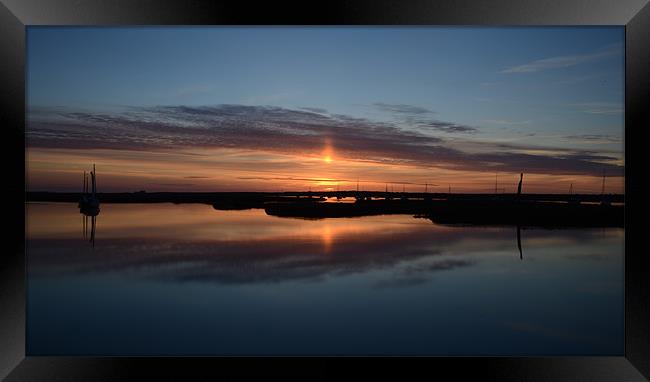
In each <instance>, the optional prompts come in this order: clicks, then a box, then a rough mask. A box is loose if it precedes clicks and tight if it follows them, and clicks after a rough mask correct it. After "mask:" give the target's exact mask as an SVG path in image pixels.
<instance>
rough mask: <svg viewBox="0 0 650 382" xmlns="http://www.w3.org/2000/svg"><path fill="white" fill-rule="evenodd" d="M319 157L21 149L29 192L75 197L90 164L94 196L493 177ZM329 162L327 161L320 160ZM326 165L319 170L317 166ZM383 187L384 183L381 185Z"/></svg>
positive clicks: (620, 181)
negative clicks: (72, 194) (24, 153)
mask: <svg viewBox="0 0 650 382" xmlns="http://www.w3.org/2000/svg"><path fill="white" fill-rule="evenodd" d="M325 151H326V152H323V153H320V155H318V156H316V155H310V154H307V153H302V152H296V153H292V154H280V153H274V152H266V151H259V150H239V149H205V148H194V149H192V150H191V152H190V151H187V152H186V151H181V150H170V151H162V150H161V151H157V152H142V151H129V150H107V149H94V150H73V149H47V148H34V149H31V148H28V150H27V158H26V159H27V161H26V165H27V166H26V167H27V168H26V178H27V181H26V185H27V189H28V190H29V191H59V192H78V191H79V190H80V189H81V181H80V179H81V175H80V174H81V173H82V172H83V171H84V170H86V169H88V168H89V166H92V163H96V164H97V171H98V188H99V192H134V191H139V190H146V191H147V192H155V191H176V192H192V191H196V192H216V191H267V192H280V191H303V190H304V191H306V190H307V189H309V188H312V190H314V191H323V190H327V189H330V190H332V189H336V190H341V191H345V190H354V189H356V182H357V181H356V180H357V179H359V180H360V182H359V188H360V189H362V190H366V191H384V190H385V188H386V187H387V188H388V190H389V191H390V190H394V191H395V192H398V191H399V192H401V191H402V188H403V185H405V188H406V190H407V191H409V192H424V191H425V184H426V185H427V186H426V190H427V191H428V192H430V193H436V192H438V193H446V192H447V191H448V189H449V188H451V192H452V193H493V192H494V189H495V174H494V173H489V172H485V171H480V170H478V169H477V170H475V171H474V170H462V171H461V170H456V169H452V168H445V167H433V166H429V167H425V166H422V165H417V164H411V163H390V162H381V161H373V160H370V159H368V160H365V159H363V160H362V159H351V158H345V157H335V156H334V155H333V149H332V147H331V145H330V146H329V148H327V145H326V150H325ZM328 159H329V160H331V161H328ZM324 163H327V165H324ZM518 181H519V173H518V172H516V173H505V172H499V175H498V185H497V186H498V192H499V193H514V192H516V189H517V183H518ZM387 185H388V186H387ZM601 188H602V176H588V175H560V174H533V173H530V174H529V173H525V174H524V183H523V192H525V193H568V192H569V190H570V189H571V190H572V192H574V193H588V194H599V193H600V192H601ZM623 192H624V178H623V177H610V176H607V178H606V184H605V193H623Z"/></svg>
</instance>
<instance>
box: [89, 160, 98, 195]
mask: <svg viewBox="0 0 650 382" xmlns="http://www.w3.org/2000/svg"><path fill="white" fill-rule="evenodd" d="M90 176H91V178H92V182H93V184H92V187H93V196H95V193H96V192H97V180H96V178H95V165H94V164H93V171H92V172H91V173H90Z"/></svg>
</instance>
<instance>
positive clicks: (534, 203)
mask: <svg viewBox="0 0 650 382" xmlns="http://www.w3.org/2000/svg"><path fill="white" fill-rule="evenodd" d="M80 195H81V194H80V193H56V192H28V193H26V201H28V202H76V201H77V200H79V197H80ZM97 196H98V198H99V199H100V200H101V202H102V203H177V204H179V203H203V204H210V205H212V206H213V207H214V208H215V209H216V210H246V209H253V208H261V209H264V210H265V212H266V213H267V214H268V215H273V216H279V217H294V218H307V219H322V218H341V217H358V216H372V215H390V214H409V215H414V216H416V217H422V218H427V219H431V220H432V221H433V222H435V223H440V224H467V225H490V224H504V225H523V226H545V227H623V221H624V215H623V213H624V206H623V205H622V203H624V195H621V194H608V195H593V194H585V195H578V194H572V195H568V194H522V195H516V194H446V193H445V194H443V193H399V192H389V193H386V192H371V191H338V192H336V191H333V192H280V193H271V192H151V193H149V192H135V193H100V194H97ZM328 198H330V199H329V201H328V202H325V201H327V200H328ZM337 198H340V199H346V198H347V202H341V203H337V202H334V203H332V202H331V201H335V200H337ZM350 198H355V199H356V201H354V202H350ZM612 203H613V204H612Z"/></svg>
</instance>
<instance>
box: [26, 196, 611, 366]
mask: <svg viewBox="0 0 650 382" xmlns="http://www.w3.org/2000/svg"><path fill="white" fill-rule="evenodd" d="M26 214H27V215H26V216H27V226H26V233H27V243H26V245H27V271H28V283H27V287H28V292H27V294H28V296H27V305H28V309H27V354H28V355H329V354H331V355H455V356H458V355H505V356H516V355H621V354H622V353H623V343H624V340H623V333H624V331H623V321H624V320H623V314H624V310H623V291H624V288H623V243H624V231H623V229H612V228H607V229H602V228H597V229H561V230H560V229H558V230H548V229H533V228H523V229H522V230H521V232H520V236H521V248H522V252H521V255H520V252H519V249H518V245H517V228H516V227H458V226H442V225H436V224H434V223H432V221H431V220H427V219H422V218H414V217H413V216H409V215H390V216H371V217H360V218H340V219H323V220H301V219H290V218H278V217H273V216H268V215H266V214H265V212H264V210H260V209H254V210H246V211H217V210H215V209H213V208H212V207H211V206H209V205H199V204H180V205H174V204H104V205H102V211H101V213H100V214H99V216H97V218H96V222H95V234H94V242H92V237H91V236H92V235H90V231H91V226H92V221H91V219H90V218H88V221H87V222H85V221H84V218H83V217H82V215H80V214H79V210H78V209H77V208H76V205H75V204H72V203H28V204H27V205H26ZM84 228H85V229H86V231H87V232H84Z"/></svg>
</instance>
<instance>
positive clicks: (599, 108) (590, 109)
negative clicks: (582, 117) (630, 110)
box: [573, 102, 623, 114]
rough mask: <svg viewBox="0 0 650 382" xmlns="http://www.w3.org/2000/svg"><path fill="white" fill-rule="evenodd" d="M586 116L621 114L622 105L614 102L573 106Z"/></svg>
mask: <svg viewBox="0 0 650 382" xmlns="http://www.w3.org/2000/svg"><path fill="white" fill-rule="evenodd" d="M573 106H576V107H578V108H579V109H580V111H582V112H583V113H587V114H621V113H623V104H622V103H616V102H585V103H576V104H573Z"/></svg>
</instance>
